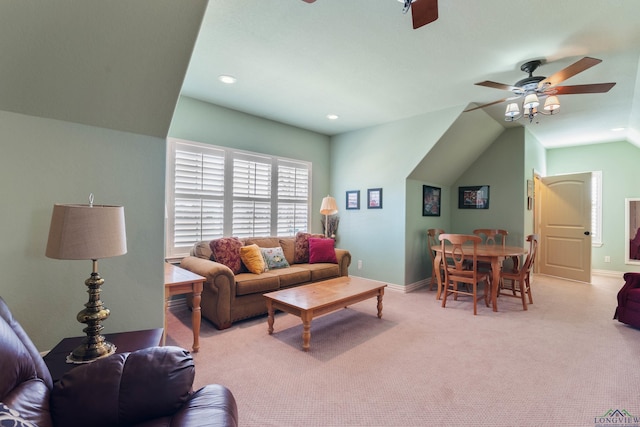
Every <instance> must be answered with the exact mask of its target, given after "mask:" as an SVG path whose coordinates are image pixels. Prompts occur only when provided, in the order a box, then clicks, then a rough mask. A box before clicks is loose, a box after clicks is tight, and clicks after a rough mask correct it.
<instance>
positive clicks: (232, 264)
mask: <svg viewBox="0 0 640 427" xmlns="http://www.w3.org/2000/svg"><path fill="white" fill-rule="evenodd" d="M242 246H243V244H242V242H241V241H240V239H238V238H237V237H223V238H221V239H216V240H212V241H211V242H209V247H210V248H211V252H213V259H214V260H215V261H216V262H219V263H220V264H224V265H226V266H227V267H229V268H230V269H231V271H233V274H238V273H241V272H242V259H240V248H241V247H242Z"/></svg>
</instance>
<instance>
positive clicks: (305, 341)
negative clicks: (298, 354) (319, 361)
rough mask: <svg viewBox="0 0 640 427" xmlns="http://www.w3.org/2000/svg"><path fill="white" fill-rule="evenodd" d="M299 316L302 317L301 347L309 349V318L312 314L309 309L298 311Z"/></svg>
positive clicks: (305, 349)
mask: <svg viewBox="0 0 640 427" xmlns="http://www.w3.org/2000/svg"><path fill="white" fill-rule="evenodd" d="M300 317H301V318H302V349H303V350H304V351H309V347H311V345H310V342H311V319H312V318H313V314H311V313H310V312H309V311H303V312H302V313H300Z"/></svg>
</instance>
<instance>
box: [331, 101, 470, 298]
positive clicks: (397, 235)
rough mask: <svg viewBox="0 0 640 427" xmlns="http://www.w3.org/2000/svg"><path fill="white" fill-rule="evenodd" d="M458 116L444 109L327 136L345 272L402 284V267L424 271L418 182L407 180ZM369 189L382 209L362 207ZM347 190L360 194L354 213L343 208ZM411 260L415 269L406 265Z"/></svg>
mask: <svg viewBox="0 0 640 427" xmlns="http://www.w3.org/2000/svg"><path fill="white" fill-rule="evenodd" d="M460 112H461V109H460V108H449V109H445V110H440V111H437V112H433V113H430V114H426V115H420V116H415V117H411V118H408V119H404V120H399V121H396V122H393V123H388V124H384V125H380V126H375V127H371V128H366V129H362V130H358V131H354V132H348V133H344V134H340V135H337V136H334V137H332V139H331V141H332V151H331V165H332V168H331V183H332V187H331V188H332V192H333V194H334V196H335V197H336V200H337V201H338V208H339V209H340V213H339V215H340V228H339V231H338V234H339V236H340V241H339V243H340V245H341V246H342V247H345V248H348V249H349V251H350V252H351V256H352V260H353V261H352V265H351V268H350V270H349V274H352V275H354V276H361V277H366V278H370V279H375V280H379V281H384V282H387V283H389V284H395V285H401V286H405V285H406V284H407V283H410V282H408V280H411V281H414V279H415V275H414V274H412V273H411V274H407V268H409V269H413V268H416V269H418V270H419V271H425V269H424V267H423V266H422V264H423V263H428V258H424V257H428V255H427V253H426V249H425V246H424V241H423V237H422V236H421V235H420V232H419V231H417V230H418V229H419V228H420V226H424V224H425V222H423V221H422V216H421V215H422V211H421V210H418V208H416V206H419V203H420V200H421V198H422V196H421V193H420V191H421V187H420V191H418V190H417V188H418V187H419V186H420V185H421V184H420V183H418V182H416V181H408V180H407V178H408V177H409V176H410V174H411V173H412V171H413V170H414V169H415V167H416V165H418V163H419V162H420V161H421V160H422V159H423V158H424V156H425V155H426V154H427V153H428V152H429V150H430V149H431V148H432V147H433V146H434V145H435V144H436V143H437V142H438V140H439V139H440V137H441V136H442V135H443V134H444V133H445V132H446V131H447V129H448V128H449V127H450V126H451V124H452V123H453V122H454V121H455V120H456V118H457V117H458V115H459V114H460ZM370 188H382V189H383V208H382V209H367V190H368V189H370ZM348 190H360V209H359V210H348V211H347V210H345V192H346V191H348ZM411 193H413V194H412V195H410V194H411ZM409 198H413V200H412V201H411V202H410V201H409V200H408V199H409ZM410 207H411V211H409V210H408V209H409V208H410ZM418 216H419V217H420V219H419V218H418ZM427 228H428V227H427ZM425 230H426V229H425ZM407 248H409V249H407ZM421 248H422V250H424V252H423V255H422V256H420V255H419V251H420V250H421ZM408 252H409V253H408ZM416 254H417V255H416ZM358 260H362V269H361V270H359V269H358V268H357V267H358ZM416 260H418V261H419V262H420V266H415V265H411V264H410V262H412V261H416ZM429 271H430V270H429Z"/></svg>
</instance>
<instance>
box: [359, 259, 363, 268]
mask: <svg viewBox="0 0 640 427" xmlns="http://www.w3.org/2000/svg"><path fill="white" fill-rule="evenodd" d="M358 270H362V260H361V259H359V260H358Z"/></svg>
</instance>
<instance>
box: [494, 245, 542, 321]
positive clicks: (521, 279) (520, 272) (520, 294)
mask: <svg viewBox="0 0 640 427" xmlns="http://www.w3.org/2000/svg"><path fill="white" fill-rule="evenodd" d="M538 239H539V238H538V235H537V234H530V235H529V236H527V242H529V253H528V254H527V257H526V258H525V260H524V263H522V267H520V268H518V267H517V266H515V267H514V268H512V269H507V270H504V269H503V270H502V272H501V273H500V279H501V280H500V289H499V290H498V291H499V295H506V296H510V297H516V298H521V299H522V309H523V310H527V298H525V296H526V297H528V299H529V304H533V297H532V296H531V270H532V269H533V265H534V263H535V260H536V254H537V252H538ZM507 280H508V281H510V282H511V284H510V286H508V285H507V283H506V282H507ZM507 290H508V291H510V292H506V291H507Z"/></svg>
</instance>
